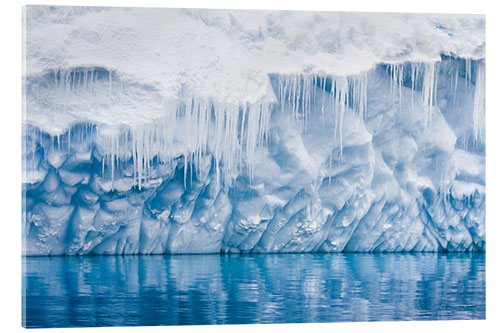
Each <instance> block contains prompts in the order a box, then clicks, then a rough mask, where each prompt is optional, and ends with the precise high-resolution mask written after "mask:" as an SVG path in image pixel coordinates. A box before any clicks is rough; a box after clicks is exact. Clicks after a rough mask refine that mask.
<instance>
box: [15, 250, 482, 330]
mask: <svg viewBox="0 0 500 333" xmlns="http://www.w3.org/2000/svg"><path fill="white" fill-rule="evenodd" d="M23 290H24V295H23V296H24V297H23V299H24V300H23V320H24V322H23V325H24V326H26V327H68V326H124V325H127V326H136V325H140V326H146V325H148V326H150V325H199V324H250V323H302V322H336V321H391V320H450V319H484V318H485V254H484V253H448V254H438V253H419V254H362V253H352V254H340V253H324V254H264V255H164V256H160V255H158V256H93V257H92V256H91V257H24V258H23Z"/></svg>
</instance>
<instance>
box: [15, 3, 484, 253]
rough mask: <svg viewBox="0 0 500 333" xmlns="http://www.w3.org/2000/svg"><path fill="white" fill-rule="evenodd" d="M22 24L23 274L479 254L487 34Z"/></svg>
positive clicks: (310, 16)
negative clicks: (67, 260) (114, 259)
mask: <svg viewBox="0 0 500 333" xmlns="http://www.w3.org/2000/svg"><path fill="white" fill-rule="evenodd" d="M24 20H25V47H24V56H25V72H24V75H23V81H24V91H23V97H24V119H23V162H24V163H23V198H24V200H23V237H24V243H23V254H24V255H88V254H161V253H277V252H410V251H444V252H448V251H484V250H485V131H484V129H485V123H484V122H485V118H484V114H485V107H484V105H485V104H484V103H485V102H484V100H485V53H484V52H485V51H484V49H485V39H484V17H483V16H480V15H478V16H477V15H442V14H439V15H438V14H432V15H431V14H425V15H424V14H376V13H370V14H368V13H333V12H293V11H231V10H200V9H189V10H188V9H141V8H100V7H52V6H27V7H26V8H25V13H24Z"/></svg>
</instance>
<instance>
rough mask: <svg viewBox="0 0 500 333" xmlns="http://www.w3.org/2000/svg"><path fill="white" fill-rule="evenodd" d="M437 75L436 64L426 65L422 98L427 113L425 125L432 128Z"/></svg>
mask: <svg viewBox="0 0 500 333" xmlns="http://www.w3.org/2000/svg"><path fill="white" fill-rule="evenodd" d="M435 91H436V73H435V63H427V64H425V65H424V74H423V82H422V98H423V103H424V112H425V125H426V126H430V123H431V119H432V108H433V107H434V105H435V101H436V93H435Z"/></svg>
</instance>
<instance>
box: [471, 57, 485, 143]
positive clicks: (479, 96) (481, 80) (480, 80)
mask: <svg viewBox="0 0 500 333" xmlns="http://www.w3.org/2000/svg"><path fill="white" fill-rule="evenodd" d="M484 110H485V66H484V62H480V63H478V64H477V69H476V86H475V88H474V113H473V126H474V141H475V142H478V141H482V140H483V139H484V127H485V111H484Z"/></svg>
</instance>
